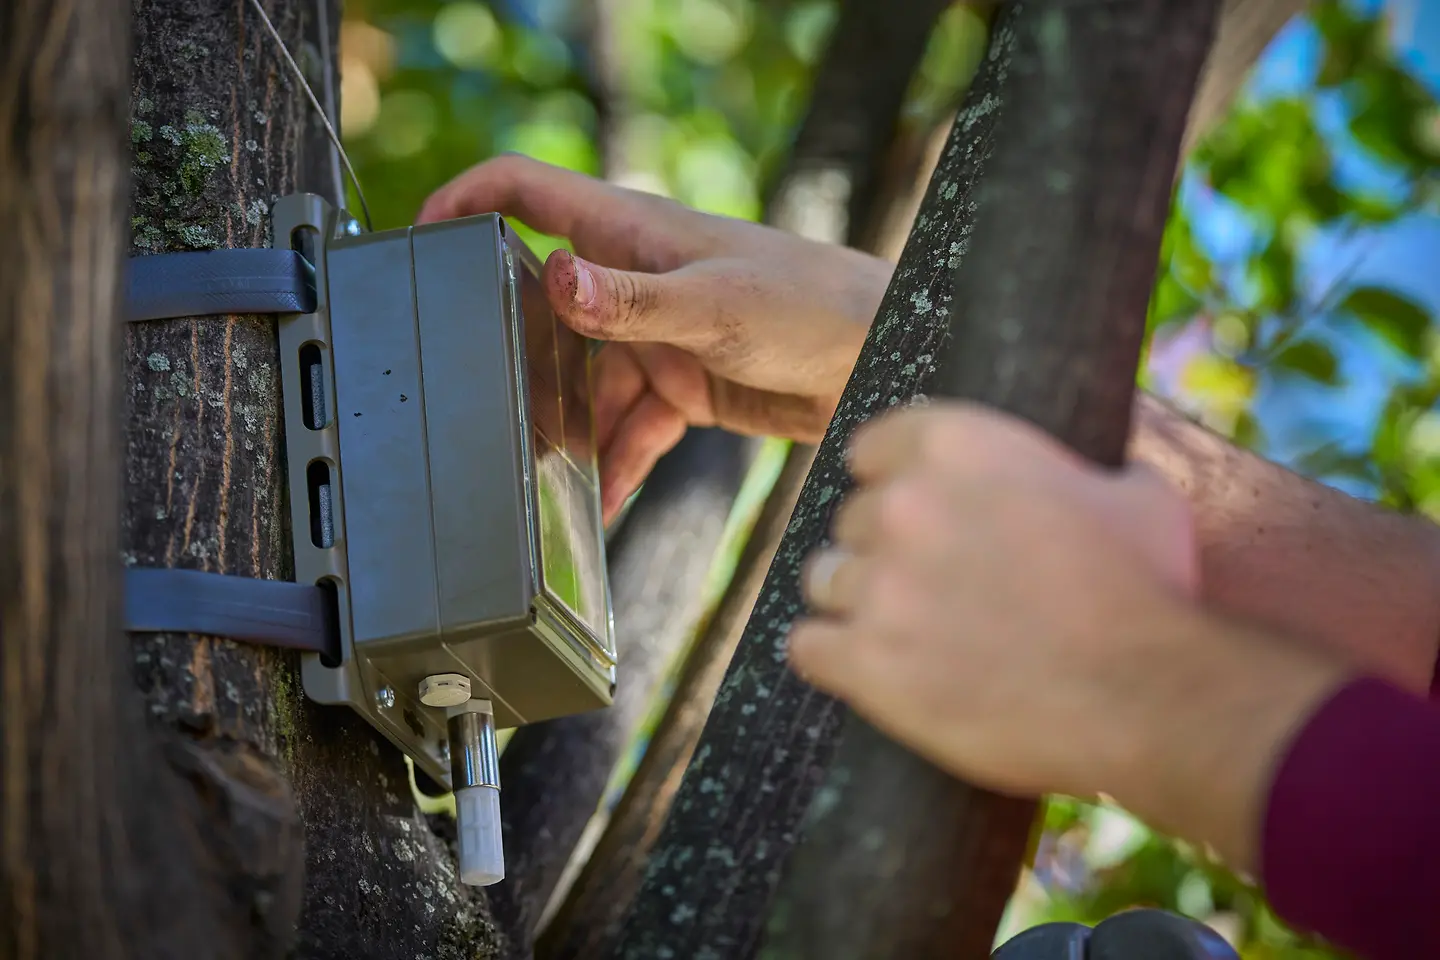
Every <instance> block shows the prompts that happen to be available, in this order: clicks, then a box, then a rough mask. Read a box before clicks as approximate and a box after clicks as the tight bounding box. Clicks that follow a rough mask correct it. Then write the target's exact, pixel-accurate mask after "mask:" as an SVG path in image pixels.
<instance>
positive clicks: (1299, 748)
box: [1261, 679, 1440, 960]
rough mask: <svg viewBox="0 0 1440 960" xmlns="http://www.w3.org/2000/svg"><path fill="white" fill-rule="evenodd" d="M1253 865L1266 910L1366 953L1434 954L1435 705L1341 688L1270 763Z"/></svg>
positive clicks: (1438, 889) (1439, 828)
mask: <svg viewBox="0 0 1440 960" xmlns="http://www.w3.org/2000/svg"><path fill="white" fill-rule="evenodd" d="M1261 875H1262V876H1263V878H1264V881H1265V886H1266V892H1267V894H1268V896H1269V898H1270V903H1271V905H1272V906H1273V907H1274V908H1275V911H1276V912H1277V913H1278V914H1279V915H1280V916H1281V917H1283V918H1284V919H1285V920H1286V921H1287V922H1289V923H1290V924H1292V925H1294V926H1295V927H1297V928H1300V929H1305V930H1310V931H1312V932H1313V933H1316V934H1319V935H1320V936H1322V937H1325V938H1326V939H1327V940H1329V941H1330V942H1332V943H1334V944H1335V945H1337V946H1340V947H1342V948H1344V949H1347V950H1350V951H1353V952H1355V953H1357V954H1359V955H1360V956H1361V957H1365V958H1367V960H1400V958H1404V960H1413V958H1417V957H1440V909H1437V907H1440V704H1437V703H1434V702H1429V701H1426V700H1424V699H1422V698H1420V697H1418V696H1414V695H1412V694H1409V693H1406V692H1404V691H1402V690H1400V689H1399V688H1398V687H1395V686H1392V685H1390V684H1388V683H1385V682H1383V681H1380V680H1375V679H1360V680H1355V681H1353V682H1351V683H1349V684H1348V685H1346V686H1344V687H1342V688H1341V689H1340V690H1339V691H1338V692H1337V693H1336V694H1335V695H1334V696H1332V697H1331V698H1330V699H1329V700H1328V701H1326V702H1325V704H1324V705H1323V706H1321V707H1320V709H1319V710H1317V711H1316V712H1315V714H1314V715H1312V716H1311V717H1310V719H1309V721H1307V723H1306V724H1305V726H1304V727H1303V728H1302V730H1301V731H1300V733H1299V734H1298V735H1297V736H1296V738H1295V739H1294V741H1293V742H1292V743H1291V744H1290V747H1289V750H1288V751H1287V752H1286V754H1285V756H1284V758H1283V759H1282V760H1281V762H1280V765H1279V767H1278V768H1277V770H1276V774H1275V780H1274V782H1273V784H1272V785H1271V788H1270V796H1269V800H1268V802H1267V804H1266V811H1265V822H1264V829H1263V834H1262V842H1261Z"/></svg>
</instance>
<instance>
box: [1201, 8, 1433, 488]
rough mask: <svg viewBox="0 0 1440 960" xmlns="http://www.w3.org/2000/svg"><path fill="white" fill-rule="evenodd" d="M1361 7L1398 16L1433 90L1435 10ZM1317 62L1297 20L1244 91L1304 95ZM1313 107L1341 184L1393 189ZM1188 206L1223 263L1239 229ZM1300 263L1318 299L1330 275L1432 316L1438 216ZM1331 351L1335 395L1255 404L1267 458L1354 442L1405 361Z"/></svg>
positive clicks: (1417, 67)
mask: <svg viewBox="0 0 1440 960" xmlns="http://www.w3.org/2000/svg"><path fill="white" fill-rule="evenodd" d="M1363 6H1364V7H1366V8H1369V9H1375V8H1377V7H1379V6H1389V7H1390V8H1391V11H1392V13H1395V14H1397V15H1398V19H1399V20H1400V22H1401V23H1402V24H1403V25H1404V26H1403V28H1402V29H1401V30H1400V31H1398V32H1399V34H1400V36H1399V37H1398V38H1397V51H1398V53H1399V54H1400V56H1401V57H1402V58H1403V60H1404V61H1405V62H1406V63H1407V64H1409V65H1410V67H1411V68H1412V70H1413V71H1414V73H1415V75H1416V76H1417V77H1418V78H1420V79H1421V80H1422V82H1425V83H1426V84H1427V85H1428V86H1429V87H1430V88H1431V89H1432V90H1434V91H1437V92H1440V2H1435V0H1390V2H1389V3H1388V4H1382V3H1377V2H1375V0H1370V2H1367V3H1364V4H1363ZM1319 55H1320V43H1319V40H1318V36H1317V34H1316V32H1315V30H1314V29H1313V28H1312V27H1311V26H1310V25H1309V24H1308V23H1307V22H1305V21H1303V20H1299V21H1297V22H1295V23H1293V24H1291V25H1290V26H1289V27H1288V28H1286V29H1285V30H1284V31H1283V32H1282V33H1281V34H1280V35H1279V36H1278V37H1276V39H1275V41H1274V42H1273V43H1272V44H1271V46H1270V48H1269V49H1268V50H1267V51H1266V53H1265V55H1264V56H1263V57H1262V58H1261V61H1260V62H1259V63H1258V64H1257V66H1256V70H1255V74H1254V76H1253V77H1252V79H1251V81H1250V86H1249V92H1250V93H1251V94H1252V95H1255V96H1259V97H1265V96H1267V95H1271V94H1277V93H1293V92H1303V91H1307V90H1309V89H1310V88H1311V84H1312V79H1313V77H1314V75H1315V71H1316V69H1317V68H1318V65H1319ZM1318 106H1319V116H1320V118H1321V122H1322V124H1323V126H1324V128H1325V130H1326V132H1327V133H1330V134H1332V135H1331V136H1330V140H1331V143H1332V146H1333V149H1334V151H1335V156H1336V161H1337V176H1338V177H1339V178H1340V179H1341V180H1342V182H1343V183H1345V184H1346V185H1354V186H1359V185H1364V186H1366V187H1369V188H1372V189H1373V188H1376V187H1381V188H1383V187H1386V186H1391V187H1393V186H1394V185H1395V177H1394V176H1393V175H1392V174H1390V173H1389V172H1388V171H1386V170H1384V169H1383V168H1380V167H1378V166H1377V165H1376V164H1374V163H1373V162H1372V161H1370V160H1369V159H1368V158H1367V157H1366V155H1365V154H1364V153H1363V152H1361V151H1360V150H1358V149H1357V148H1355V147H1354V146H1353V145H1352V144H1351V143H1350V142H1349V140H1348V137H1346V136H1345V135H1344V134H1343V130H1344V118H1343V115H1342V111H1341V110H1340V108H1339V103H1338V101H1336V100H1334V99H1333V98H1327V97H1325V96H1324V95H1322V96H1321V98H1320V99H1319V101H1318ZM1190 206H1191V209H1192V211H1194V213H1195V220H1196V226H1197V231H1198V232H1199V233H1200V236H1201V241H1202V243H1203V244H1204V245H1205V246H1206V247H1208V248H1209V249H1210V250H1211V252H1212V255H1214V256H1216V257H1217V259H1219V260H1221V261H1223V260H1224V259H1226V258H1225V255H1224V251H1225V250H1226V249H1227V248H1230V249H1233V248H1234V246H1235V244H1237V243H1239V242H1243V236H1244V231H1245V227H1244V225H1243V223H1241V222H1238V221H1237V220H1236V219H1235V218H1234V217H1233V216H1231V215H1229V214H1228V213H1227V212H1226V211H1225V210H1224V209H1217V208H1215V207H1214V206H1213V205H1210V204H1204V205H1203V212H1202V205H1200V204H1195V203H1191V204H1190ZM1303 262H1304V270H1305V274H1306V287H1307V288H1308V289H1309V290H1311V291H1312V295H1314V296H1315V297H1316V298H1318V296H1319V295H1320V294H1321V293H1322V292H1323V291H1325V290H1326V289H1327V288H1328V287H1329V286H1330V284H1331V283H1332V281H1333V280H1334V278H1335V277H1336V275H1337V274H1341V273H1345V272H1347V271H1350V272H1351V273H1350V276H1351V282H1354V283H1365V284H1375V285H1382V286H1389V287H1393V288H1394V289H1396V290H1397V291H1400V292H1403V293H1405V294H1408V295H1409V296H1411V297H1412V298H1414V299H1416V300H1417V301H1419V302H1420V303H1422V304H1424V305H1426V306H1427V307H1428V308H1429V309H1430V310H1431V311H1432V313H1434V314H1437V315H1440V218H1436V217H1434V216H1428V215H1417V216H1412V217H1409V218H1406V219H1405V220H1403V221H1401V222H1400V223H1397V224H1394V225H1392V226H1388V227H1386V228H1384V229H1383V230H1372V231H1369V232H1367V233H1366V234H1364V235H1361V236H1358V237H1353V238H1351V239H1350V240H1349V241H1348V242H1347V241H1345V240H1343V239H1341V238H1337V237H1335V236H1330V235H1324V234H1322V235H1320V236H1318V237H1316V238H1315V239H1314V240H1313V241H1311V243H1310V244H1309V249H1308V250H1307V252H1306V256H1305V257H1304V260H1303ZM1332 343H1333V344H1334V346H1335V347H1336V352H1337V354H1338V355H1339V357H1340V359H1341V364H1342V370H1343V372H1344V375H1345V376H1346V380H1347V383H1346V386H1345V387H1344V388H1343V390H1342V391H1338V392H1337V391H1333V390H1326V389H1324V388H1319V387H1316V388H1296V387H1290V386H1287V387H1286V388H1284V389H1283V390H1275V391H1269V392H1268V393H1266V394H1262V396H1261V399H1260V402H1259V403H1258V404H1257V407H1256V410H1257V413H1258V414H1259V416H1260V419H1261V422H1262V424H1263V425H1264V427H1265V431H1266V434H1267V436H1268V437H1269V438H1270V441H1271V442H1270V447H1269V450H1268V452H1269V453H1270V455H1272V456H1274V457H1276V458H1277V459H1280V460H1285V459H1287V458H1288V457H1289V456H1290V455H1293V454H1294V453H1295V452H1296V451H1298V450H1302V449H1304V448H1307V447H1311V446H1314V445H1315V441H1316V438H1317V437H1320V436H1323V437H1325V438H1327V439H1328V438H1337V437H1344V438H1348V439H1351V440H1353V441H1355V442H1357V443H1359V442H1362V441H1363V439H1364V438H1365V437H1366V436H1367V435H1368V432H1369V430H1370V426H1371V423H1372V422H1373V417H1374V415H1375V413H1376V411H1377V409H1378V405H1379V404H1380V403H1382V402H1383V400H1384V397H1385V394H1386V392H1387V389H1388V386H1389V385H1390V384H1391V383H1393V381H1394V380H1395V379H1396V378H1397V377H1399V376H1403V375H1404V374H1405V372H1406V366H1405V361H1402V360H1401V359H1399V358H1397V357H1396V356H1395V355H1394V354H1393V353H1392V352H1390V351H1388V350H1385V349H1383V348H1377V347H1376V346H1375V345H1374V344H1373V343H1372V342H1369V340H1368V337H1367V336H1366V335H1365V334H1363V333H1357V332H1355V331H1345V330H1337V331H1335V337H1334V339H1333V340H1332Z"/></svg>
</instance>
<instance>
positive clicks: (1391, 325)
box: [1340, 287, 1430, 359]
mask: <svg viewBox="0 0 1440 960" xmlns="http://www.w3.org/2000/svg"><path fill="white" fill-rule="evenodd" d="M1340 309H1341V310H1343V311H1346V312H1348V313H1352V314H1354V315H1355V316H1356V317H1357V318H1358V319H1359V320H1360V321H1361V322H1362V323H1364V324H1365V326H1367V327H1369V328H1370V329H1371V330H1372V331H1374V332H1375V333H1377V334H1379V335H1380V336H1381V337H1383V338H1385V339H1386V340H1387V341H1389V342H1390V343H1391V344H1392V345H1393V346H1394V347H1395V348H1396V349H1398V350H1400V351H1401V352H1402V353H1404V354H1406V355H1407V356H1411V357H1415V358H1417V359H1418V358H1419V357H1420V356H1421V355H1422V354H1423V353H1424V350H1425V334H1426V331H1428V330H1429V329H1430V315H1429V314H1428V313H1426V312H1425V308H1424V307H1422V306H1420V305H1419V304H1418V303H1416V302H1415V301H1414V300H1411V299H1409V298H1408V297H1405V296H1402V295H1400V294H1398V293H1396V292H1395V291H1393V290H1387V289H1385V288H1384V287H1356V288H1355V289H1354V290H1351V291H1350V294H1349V295H1348V296H1347V297H1346V298H1345V300H1344V301H1343V302H1342V303H1341V304H1340Z"/></svg>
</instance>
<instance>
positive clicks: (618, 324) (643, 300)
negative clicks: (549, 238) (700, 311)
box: [545, 250, 707, 348]
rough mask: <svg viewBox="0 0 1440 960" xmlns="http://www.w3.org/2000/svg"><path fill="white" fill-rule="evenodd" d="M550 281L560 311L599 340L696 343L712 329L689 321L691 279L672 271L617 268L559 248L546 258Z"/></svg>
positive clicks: (564, 318)
mask: <svg viewBox="0 0 1440 960" xmlns="http://www.w3.org/2000/svg"><path fill="white" fill-rule="evenodd" d="M545 286H546V292H547V294H548V295H549V299H550V306H551V307H552V308H553V309H554V311H555V315H556V316H557V317H559V318H560V319H561V320H562V321H563V322H564V323H565V325H566V326H568V327H570V328H571V329H572V330H574V331H575V332H576V333H579V334H582V335H584V336H587V337H591V338H593V339H596V340H646V341H654V342H658V343H671V344H675V345H676V346H685V347H689V348H694V347H695V346H698V345H699V342H703V340H704V337H705V336H706V333H707V331H705V330H703V329H701V327H702V326H703V325H702V324H696V323H693V322H687V316H693V314H694V311H695V308H696V303H695V302H694V299H695V298H694V296H693V291H689V290H687V287H688V286H689V284H687V282H686V279H685V278H683V277H681V276H678V275H676V274H673V273H672V274H656V273H638V272H635V271H631V270H612V269H610V268H609V267H602V266H600V265H599V264H595V263H590V262H589V261H587V260H582V259H580V258H579V257H576V256H575V255H573V254H571V253H569V252H567V251H565V250H556V251H555V252H554V253H552V254H551V255H550V258H549V259H548V260H547V261H546V262H545ZM682 341H683V342H682ZM697 341H699V342H697Z"/></svg>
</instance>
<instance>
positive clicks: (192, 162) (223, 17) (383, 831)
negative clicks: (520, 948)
mask: <svg viewBox="0 0 1440 960" xmlns="http://www.w3.org/2000/svg"><path fill="white" fill-rule="evenodd" d="M321 2H322V3H328V4H329V5H328V6H326V7H324V13H325V14H326V21H327V25H328V27H329V32H330V36H329V40H330V42H329V44H328V46H329V49H330V50H333V49H334V47H335V43H334V39H335V33H334V31H335V30H336V29H337V27H338V23H339V14H338V10H337V8H336V5H335V4H334V3H333V0H321ZM266 9H267V10H268V11H269V15H270V17H271V18H272V20H273V21H274V23H275V26H276V27H277V28H278V30H279V32H280V34H281V36H282V37H284V38H285V41H286V43H287V45H289V46H290V47H291V49H292V51H293V52H294V54H295V56H296V59H297V60H298V61H300V62H301V63H302V64H309V65H311V67H312V68H313V67H315V65H316V63H317V61H318V60H320V58H321V55H322V50H323V46H324V45H321V44H318V43H310V44H306V43H304V42H303V38H304V37H305V35H306V34H307V32H308V33H309V35H310V36H312V37H317V38H318V29H317V28H318V24H316V23H315V21H314V20H313V18H314V17H315V16H316V13H317V11H318V10H319V9H320V8H319V7H317V5H316V3H314V2H312V0H267V3H266ZM134 13H135V27H134V30H135V34H134V36H135V44H134V78H133V90H132V124H131V139H132V142H133V144H134V149H135V155H134V166H133V170H134V178H135V183H134V196H133V203H132V217H133V219H132V224H133V227H134V248H135V249H134V252H135V253H149V252H158V251H162V250H181V249H196V248H202V249H203V248H209V247H220V246H235V247H241V246H263V245H266V244H267V243H268V242H269V237H268V229H267V228H268V214H269V208H270V204H271V203H272V202H273V201H274V199H275V198H276V197H277V196H281V195H284V194H287V193H291V192H294V191H296V190H298V189H308V190H312V191H314V192H318V193H325V194H332V199H334V197H333V192H332V191H333V190H334V164H333V162H331V161H330V158H329V154H328V146H327V145H326V144H325V142H324V140H323V139H322V138H323V133H322V132H321V127H320V125H319V123H318V122H317V118H315V117H314V116H313V115H312V114H311V113H310V112H308V111H309V106H308V103H307V102H306V100H305V98H304V95H303V93H302V91H301V89H300V87H299V85H298V83H297V82H296V78H295V77H294V76H292V75H291V74H289V73H287V72H286V67H285V64H284V62H283V61H282V59H281V56H280V53H279V51H278V50H277V49H276V47H275V44H274V43H273V41H272V39H271V38H270V37H269V36H268V35H267V34H266V33H265V31H264V29H263V27H262V25H261V23H260V20H259V18H258V16H257V15H256V14H255V11H254V10H253V8H252V7H251V6H250V5H249V3H248V2H247V0H135V7H134ZM326 69H328V70H330V71H332V74H333V69H334V66H333V64H321V65H320V69H311V70H310V71H309V72H310V73H311V75H312V76H316V77H319V78H321V79H322V81H323V77H324V76H325V72H326ZM317 92H321V91H317ZM322 95H323V93H322ZM302 174H303V175H304V177H305V179H302ZM276 357H277V343H276V334H275V327H274V323H273V321H272V320H271V319H269V318H259V317H202V318H195V319H190V320H170V321H163V322H156V323H147V324H136V325H132V326H131V327H130V329H128V330H126V331H125V352H124V364H125V367H124V370H125V372H126V377H127V385H126V398H127V403H128V411H129V420H128V423H127V426H126V431H125V476H126V495H127V509H126V511H125V515H124V522H123V546H124V557H125V562H126V563H128V564H140V565H156V566H179V567H189V568H193V569H200V570H209V571H218V572H225V573H235V574H241V575H244V576H251V577H266V578H278V579H286V578H288V577H289V576H290V575H291V573H292V569H291V551H290V546H289V530H288V523H287V514H286V510H285V494H284V491H285V465H284V448H283V446H282V435H281V421H280V407H279V401H280V378H279V374H278V370H277V367H276ZM133 648H134V672H135V676H136V678H137V679H138V681H139V683H140V685H141V687H142V688H143V689H144V690H145V693H146V696H147V699H148V702H149V709H150V714H151V716H152V718H153V719H154V720H155V721H156V722H158V723H160V724H161V725H163V726H165V727H169V728H172V729H179V730H181V731H183V736H184V737H185V739H186V742H188V743H189V744H190V745H191V746H192V749H195V750H198V751H200V752H201V753H202V755H205V756H210V755H212V754H215V753H216V752H217V751H220V750H222V749H223V750H228V751H237V752H239V754H240V755H242V756H244V757H245V758H246V764H247V766H246V767H245V770H247V771H257V772H258V775H261V776H264V777H266V778H274V777H276V776H277V775H279V774H280V773H282V772H283V773H284V774H288V777H289V780H290V782H291V784H292V785H293V789H294V793H295V797H296V801H297V803H298V807H299V811H300V814H301V816H302V817H303V820H304V825H305V837H304V840H305V854H306V856H305V873H306V886H305V897H304V909H303V913H302V916H301V920H300V925H299V931H298V954H299V955H300V956H303V957H307V958H323V957H337V958H339V957H345V958H347V960H354V958H374V960H389V958H392V957H393V958H397V960H398V958H402V957H403V958H406V960H410V958H413V957H415V956H417V955H426V956H431V957H453V958H459V957H466V958H471V957H476V956H491V955H494V954H495V952H496V950H497V944H496V937H495V934H494V931H493V928H492V927H491V924H490V921H489V918H488V911H487V909H486V905H485V900H484V897H483V895H481V894H480V893H478V892H477V891H475V890H474V889H472V888H468V887H464V886H462V885H461V884H460V883H459V882H458V878H457V876H456V874H455V870H454V867H453V862H452V859H451V855H450V850H449V844H448V842H447V839H446V838H445V837H443V836H440V835H438V834H437V833H436V832H435V831H434V830H432V827H431V824H430V823H429V822H428V821H427V819H426V818H425V817H424V816H422V815H421V814H420V813H419V812H418V811H417V810H416V807H415V804H414V801H413V798H412V796H411V792H410V789H409V787H408V781H407V774H406V768H405V765H404V763H403V759H402V757H401V755H400V754H399V752H398V751H396V750H395V749H394V748H393V747H391V746H390V744H389V743H388V742H386V741H384V740H382V739H381V738H380V737H379V736H378V735H377V734H376V733H374V732H373V731H372V730H371V729H370V727H369V726H368V725H367V724H365V723H364V722H363V721H362V720H361V719H360V718H359V717H357V716H355V715H354V714H352V713H351V712H350V711H349V710H346V709H344V708H340V707H323V706H318V705H316V704H313V703H310V702H309V701H308V700H306V698H305V696H304V694H303V692H302V690H301V685H300V680H299V674H298V669H297V668H298V662H297V659H296V657H295V656H294V655H293V654H290V653H283V652H279V651H275V650H270V649H265V648H260V647H255V646H248V645H241V644H236V643H233V642H231V641H229V640H225V639H222V638H215V637H188V636H157V635H147V636H141V637H136V638H135V641H134V645H133ZM258 902H260V901H259V900H258V899H257V903H258Z"/></svg>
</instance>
